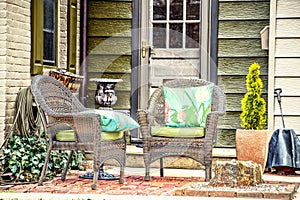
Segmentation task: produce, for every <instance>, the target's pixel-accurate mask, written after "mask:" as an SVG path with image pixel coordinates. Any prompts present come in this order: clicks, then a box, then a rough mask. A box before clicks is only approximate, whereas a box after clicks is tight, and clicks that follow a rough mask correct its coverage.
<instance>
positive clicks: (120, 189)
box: [0, 171, 300, 199]
mask: <svg viewBox="0 0 300 200" xmlns="http://www.w3.org/2000/svg"><path fill="white" fill-rule="evenodd" d="M84 173H86V172H83V171H71V172H69V173H68V175H67V177H66V180H65V181H61V180H60V177H55V178H54V179H53V180H49V181H45V182H44V184H43V186H38V185H37V183H34V184H16V185H1V186H0V199H1V193H2V194H4V193H6V192H14V193H27V194H28V193H43V194H47V193H48V194H102V195H131V196H132V195H141V196H151V195H154V196H174V197H175V196H198V197H199V196H202V197H208V196H210V197H229V198H237V197H240V198H251V199H252V198H272V199H292V198H294V193H295V190H296V189H297V188H298V185H299V182H300V181H299V176H300V175H298V176H293V177H287V176H276V175H271V174H270V175H265V179H266V182H267V183H270V184H271V183H272V184H286V185H288V187H289V191H287V192H282V193H280V194H279V193H265V194H264V195H261V194H259V193H253V192H251V191H242V192H236V191H207V190H206V191H200V190H199V191H195V190H194V191H193V190H187V189H186V188H187V186H188V185H191V184H194V183H195V184H196V183H199V182H203V183H204V177H170V176H169V177H159V176H152V177H151V180H150V181H144V177H143V176H141V175H125V183H124V184H120V183H119V181H118V180H114V181H103V180H99V181H98V184H97V189H96V190H92V189H91V184H92V180H91V179H82V178H79V175H80V174H84ZM178 175H180V174H178Z"/></svg>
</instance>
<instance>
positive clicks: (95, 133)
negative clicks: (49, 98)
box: [47, 112, 101, 143]
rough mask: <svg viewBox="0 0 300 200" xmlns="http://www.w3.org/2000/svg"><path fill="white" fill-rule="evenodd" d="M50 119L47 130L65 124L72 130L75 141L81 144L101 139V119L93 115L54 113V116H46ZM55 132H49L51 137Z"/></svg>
mask: <svg viewBox="0 0 300 200" xmlns="http://www.w3.org/2000/svg"><path fill="white" fill-rule="evenodd" d="M48 118H49V119H51V120H50V123H48V125H47V128H48V129H49V130H51V128H52V126H56V125H58V124H62V123H66V124H69V125H70V126H71V128H72V129H73V130H74V133H75V138H76V141H78V142H83V143H91V142H93V141H99V139H100V137H101V134H100V133H101V118H100V116H99V115H97V114H94V113H81V112H77V113H55V115H48ZM53 130H55V129H53ZM55 134H56V131H55V132H53V131H51V135H52V137H53V136H54V135H55Z"/></svg>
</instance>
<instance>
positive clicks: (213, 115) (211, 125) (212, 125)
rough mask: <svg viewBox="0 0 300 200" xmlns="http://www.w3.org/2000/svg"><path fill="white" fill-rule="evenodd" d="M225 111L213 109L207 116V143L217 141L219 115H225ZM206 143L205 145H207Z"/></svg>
mask: <svg viewBox="0 0 300 200" xmlns="http://www.w3.org/2000/svg"><path fill="white" fill-rule="evenodd" d="M224 114H225V112H220V111H212V112H210V113H209V114H208V115H207V117H206V132H205V144H208V145H210V143H211V144H212V145H213V144H214V143H215V142H216V136H217V125H218V119H219V116H221V115H224ZM205 144H204V145H205Z"/></svg>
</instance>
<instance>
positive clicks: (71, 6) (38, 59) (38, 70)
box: [31, 0, 77, 74]
mask: <svg viewBox="0 0 300 200" xmlns="http://www.w3.org/2000/svg"><path fill="white" fill-rule="evenodd" d="M58 2H59V1H58V0H35V1H32V54H31V74H42V73H43V68H44V67H47V68H57V66H58V63H57V60H58V49H59V47H58V38H59V34H58V33H59V31H58V13H59V6H58ZM67 10H68V13H67V15H66V16H67V26H68V29H67V30H68V39H67V40H66V41H61V42H64V43H65V44H66V45H68V47H67V70H68V71H72V72H73V73H75V72H76V71H75V66H76V28H77V1H76V0H69V1H68V9H67Z"/></svg>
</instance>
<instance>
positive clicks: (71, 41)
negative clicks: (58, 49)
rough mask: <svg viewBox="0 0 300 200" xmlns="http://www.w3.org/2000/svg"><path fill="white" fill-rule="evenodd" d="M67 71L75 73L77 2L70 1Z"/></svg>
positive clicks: (74, 0)
mask: <svg viewBox="0 0 300 200" xmlns="http://www.w3.org/2000/svg"><path fill="white" fill-rule="evenodd" d="M68 20H69V21H68V22H69V26H68V71H70V72H73V73H76V46H77V45H76V35H77V1H76V0H70V1H69V6H68Z"/></svg>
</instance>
